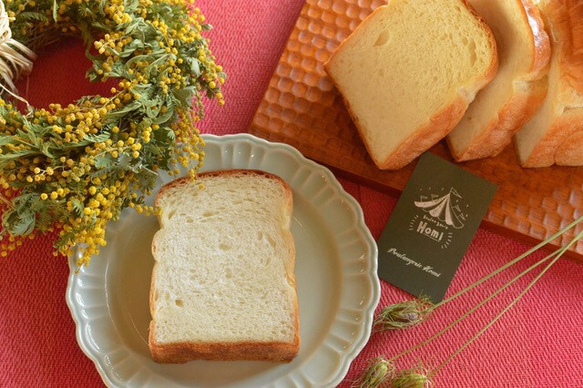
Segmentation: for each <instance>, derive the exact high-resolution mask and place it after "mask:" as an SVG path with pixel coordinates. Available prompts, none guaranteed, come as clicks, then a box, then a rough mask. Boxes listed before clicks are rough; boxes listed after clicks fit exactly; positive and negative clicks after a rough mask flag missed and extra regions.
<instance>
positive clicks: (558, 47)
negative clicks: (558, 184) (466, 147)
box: [515, 0, 583, 167]
mask: <svg viewBox="0 0 583 388" xmlns="http://www.w3.org/2000/svg"><path fill="white" fill-rule="evenodd" d="M539 7H540V8H541V11H542V15H543V18H544V20H545V25H546V26H547V29H548V32H549V35H550V37H551V50H552V53H551V63H550V69H549V76H548V77H549V91H548V94H547V97H546V99H545V101H544V102H543V105H542V107H541V108H540V110H539V111H538V112H537V113H536V114H535V115H534V116H533V118H532V119H531V120H530V121H529V122H528V123H526V125H525V126H524V127H523V128H522V129H521V130H520V132H518V134H517V135H516V136H515V140H516V149H517V153H518V157H519V159H520V164H521V165H522V166H523V167H548V166H551V165H553V164H557V165H563V166H581V165H583V2H582V1H580V0H579V1H575V0H560V1H559V0H545V1H541V2H540V3H539Z"/></svg>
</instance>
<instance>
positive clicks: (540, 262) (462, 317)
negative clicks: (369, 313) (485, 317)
mask: <svg viewBox="0 0 583 388" xmlns="http://www.w3.org/2000/svg"><path fill="white" fill-rule="evenodd" d="M555 255H557V252H553V253H551V254H549V255H547V256H546V257H545V258H543V259H541V260H540V261H538V262H537V263H535V264H533V265H531V266H530V267H528V268H527V269H525V270H524V271H522V272H521V273H520V274H518V275H517V276H516V277H514V278H513V279H512V280H510V281H509V282H508V283H506V284H505V285H504V286H502V287H500V288H499V289H498V290H496V291H494V292H493V293H492V294H490V295H489V296H488V297H487V298H486V299H484V300H482V301H481V302H480V303H478V304H476V305H475V306H473V307H472V308H471V309H470V310H468V311H466V312H465V313H464V314H462V315H461V316H460V317H459V318H458V319H456V320H455V321H453V322H452V323H450V324H449V325H448V326H446V327H445V328H443V329H441V330H440V331H438V332H437V333H435V334H434V335H432V336H431V337H429V338H428V339H426V340H425V341H423V342H421V343H419V344H417V345H415V346H413V347H411V348H409V349H407V350H405V351H403V352H401V353H399V354H397V355H396V356H394V357H392V358H391V359H389V361H394V360H396V359H398V358H400V357H402V356H404V355H406V354H408V353H411V352H413V351H415V350H417V349H419V348H421V347H423V346H425V345H427V344H428V343H430V342H431V341H433V340H435V339H437V338H438V337H440V336H441V335H442V334H444V333H445V332H447V331H448V330H449V329H451V328H452V327H454V326H455V325H457V324H458V323H460V322H461V321H463V320H464V319H465V318H467V317H468V316H469V315H471V314H472V313H473V312H475V311H476V310H477V309H479V308H480V307H482V306H483V305H485V304H486V303H488V302H489V301H490V300H492V299H493V298H494V297H496V296H497V295H498V294H500V293H501V292H502V291H504V290H505V289H506V288H508V287H510V286H511V285H512V284H513V283H515V282H516V281H518V280H519V279H520V278H522V277H523V276H525V275H526V274H528V273H529V272H530V271H532V270H533V269H535V268H536V267H538V266H540V265H541V264H543V263H545V262H546V261H548V260H549V259H551V258H552V257H553V256H555Z"/></svg>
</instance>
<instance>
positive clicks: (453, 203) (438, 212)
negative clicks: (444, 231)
mask: <svg viewBox="0 0 583 388" xmlns="http://www.w3.org/2000/svg"><path fill="white" fill-rule="evenodd" d="M461 199H462V196H461V195H460V194H459V193H458V192H457V191H456V190H455V189H454V188H453V187H452V188H451V189H449V192H448V193H447V194H445V195H442V196H438V195H432V196H431V198H428V197H425V196H422V197H421V200H419V201H415V206H416V207H418V208H420V209H422V210H423V211H424V212H426V213H428V214H429V215H430V216H432V217H434V218H436V219H438V220H439V221H441V222H444V223H445V224H446V225H449V226H451V227H453V228H455V229H461V228H463V227H464V222H465V220H466V216H465V215H464V214H463V212H462V210H461V209H460V207H459V200H461Z"/></svg>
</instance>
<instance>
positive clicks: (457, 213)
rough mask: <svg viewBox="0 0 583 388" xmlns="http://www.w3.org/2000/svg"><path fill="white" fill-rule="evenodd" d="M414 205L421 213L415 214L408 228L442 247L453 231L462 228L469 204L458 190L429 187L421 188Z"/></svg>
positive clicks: (445, 245)
mask: <svg viewBox="0 0 583 388" xmlns="http://www.w3.org/2000/svg"><path fill="white" fill-rule="evenodd" d="M421 191H422V192H421V193H419V197H418V198H419V199H418V200H417V201H414V205H415V207H416V208H417V209H419V210H420V211H421V213H418V214H415V215H414V216H413V218H412V219H411V221H410V222H409V230H410V231H411V232H414V233H418V234H421V235H423V236H425V237H427V238H428V239H430V240H433V241H435V242H436V243H437V244H439V246H440V247H441V248H442V249H445V248H447V247H448V246H449V245H450V244H451V241H452V239H453V235H454V234H453V231H454V230H456V229H462V228H463V227H464V223H465V221H466V219H467V217H468V208H469V205H468V204H466V203H465V202H464V201H463V197H462V196H461V195H460V194H459V192H458V191H457V190H456V189H454V188H453V187H451V188H450V189H449V191H447V190H446V189H445V188H441V189H438V190H437V192H435V191H433V190H432V189H431V188H429V189H428V190H425V191H424V190H421Z"/></svg>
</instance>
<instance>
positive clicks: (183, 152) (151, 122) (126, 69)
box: [0, 0, 225, 266]
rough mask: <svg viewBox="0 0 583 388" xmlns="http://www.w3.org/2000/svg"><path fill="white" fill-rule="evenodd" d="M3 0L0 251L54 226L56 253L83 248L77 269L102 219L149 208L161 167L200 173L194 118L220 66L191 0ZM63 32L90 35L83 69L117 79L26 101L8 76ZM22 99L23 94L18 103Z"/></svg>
mask: <svg viewBox="0 0 583 388" xmlns="http://www.w3.org/2000/svg"><path fill="white" fill-rule="evenodd" d="M5 3H6V4H5V7H6V8H5V9H4V7H2V8H3V9H1V10H0V11H2V12H0V13H2V15H1V16H0V28H2V27H4V33H2V31H0V34H2V35H0V41H1V43H0V57H1V59H0V74H1V75H2V79H3V81H4V82H3V85H2V86H1V87H2V89H3V90H2V91H3V94H2V97H3V98H1V99H0V200H1V202H0V206H1V208H0V211H1V212H2V229H1V240H0V254H1V255H2V256H6V255H7V254H8V253H9V252H10V251H11V250H13V249H15V248H16V247H17V246H19V245H21V244H22V242H23V241H24V240H26V239H28V238H34V237H35V236H38V235H39V234H45V233H55V236H56V237H55V238H56V241H55V254H58V253H61V254H65V255H68V254H71V252H72V248H73V247H75V246H77V245H79V244H80V245H82V246H84V247H86V248H85V249H84V251H83V254H82V256H81V257H80V258H79V259H78V262H77V265H78V266H81V265H84V264H87V263H89V260H90V257H91V256H92V255H94V254H96V253H98V252H99V248H100V247H101V246H104V245H105V244H106V241H105V230H106V225H107V223H108V222H109V221H111V220H115V219H117V218H119V215H120V212H121V211H122V210H123V209H125V208H127V207H133V208H135V209H136V210H137V211H139V212H142V211H144V212H147V213H151V212H153V211H154V209H152V208H151V207H148V206H145V205H144V198H145V196H147V195H149V193H150V192H151V190H152V189H153V186H154V183H155V180H156V176H157V171H161V170H163V171H168V172H170V173H173V172H175V171H177V167H178V166H179V165H183V166H185V167H187V168H189V170H190V173H191V174H192V175H193V176H194V175H195V174H196V171H197V169H198V168H199V167H200V165H201V164H202V161H203V160H202V159H203V157H204V152H203V151H202V147H203V145H204V144H203V141H202V139H201V138H200V136H199V132H198V130H197V129H196V127H195V121H197V120H199V119H200V118H201V117H202V116H203V114H204V104H203V101H204V99H205V98H216V99H217V100H218V102H219V104H223V103H224V100H223V96H222V94H221V84H222V83H223V82H224V80H225V74H224V73H223V71H222V68H221V66H218V65H217V64H216V63H215V58H214V57H213V55H212V53H211V52H210V50H209V47H208V40H207V39H205V38H204V37H203V36H202V33H203V32H204V31H205V30H207V29H208V28H210V26H209V25H207V24H205V19H204V16H203V15H202V14H201V12H200V11H199V10H198V9H197V8H195V7H194V4H193V2H192V1H191V2H187V1H184V0H107V1H106V0H97V1H96V0H62V1H59V0H36V1H35V0H6V1H5ZM0 4H1V3H0ZM2 5H4V4H2ZM7 26H8V27H9V28H7ZM68 36H75V37H80V38H82V39H83V41H84V42H85V48H86V55H87V56H88V58H90V59H91V61H92V67H91V68H90V69H89V70H88V71H87V77H88V78H89V79H90V80H91V81H106V80H110V79H114V80H115V81H116V82H117V85H116V87H113V88H112V89H111V95H107V96H98V95H92V96H85V97H83V98H81V99H79V100H78V101H77V102H76V103H75V104H69V105H68V106H61V105H59V104H51V105H50V106H49V108H48V109H41V108H35V107H33V106H30V105H28V103H26V101H24V100H23V99H22V98H21V97H19V96H18V95H17V92H16V91H15V90H14V84H13V82H12V80H14V79H15V78H16V77H18V76H19V75H20V74H23V73H26V72H28V71H30V69H31V65H32V61H33V60H34V52H35V51H36V50H38V49H39V48H42V47H45V46H47V45H50V44H53V43H55V42H58V41H59V40H60V39H62V38H63V37H68ZM0 81H1V79H0ZM17 100H20V101H24V102H25V103H26V108H25V109H22V110H26V111H25V112H23V113H21V111H19V109H17V106H16V105H17Z"/></svg>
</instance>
